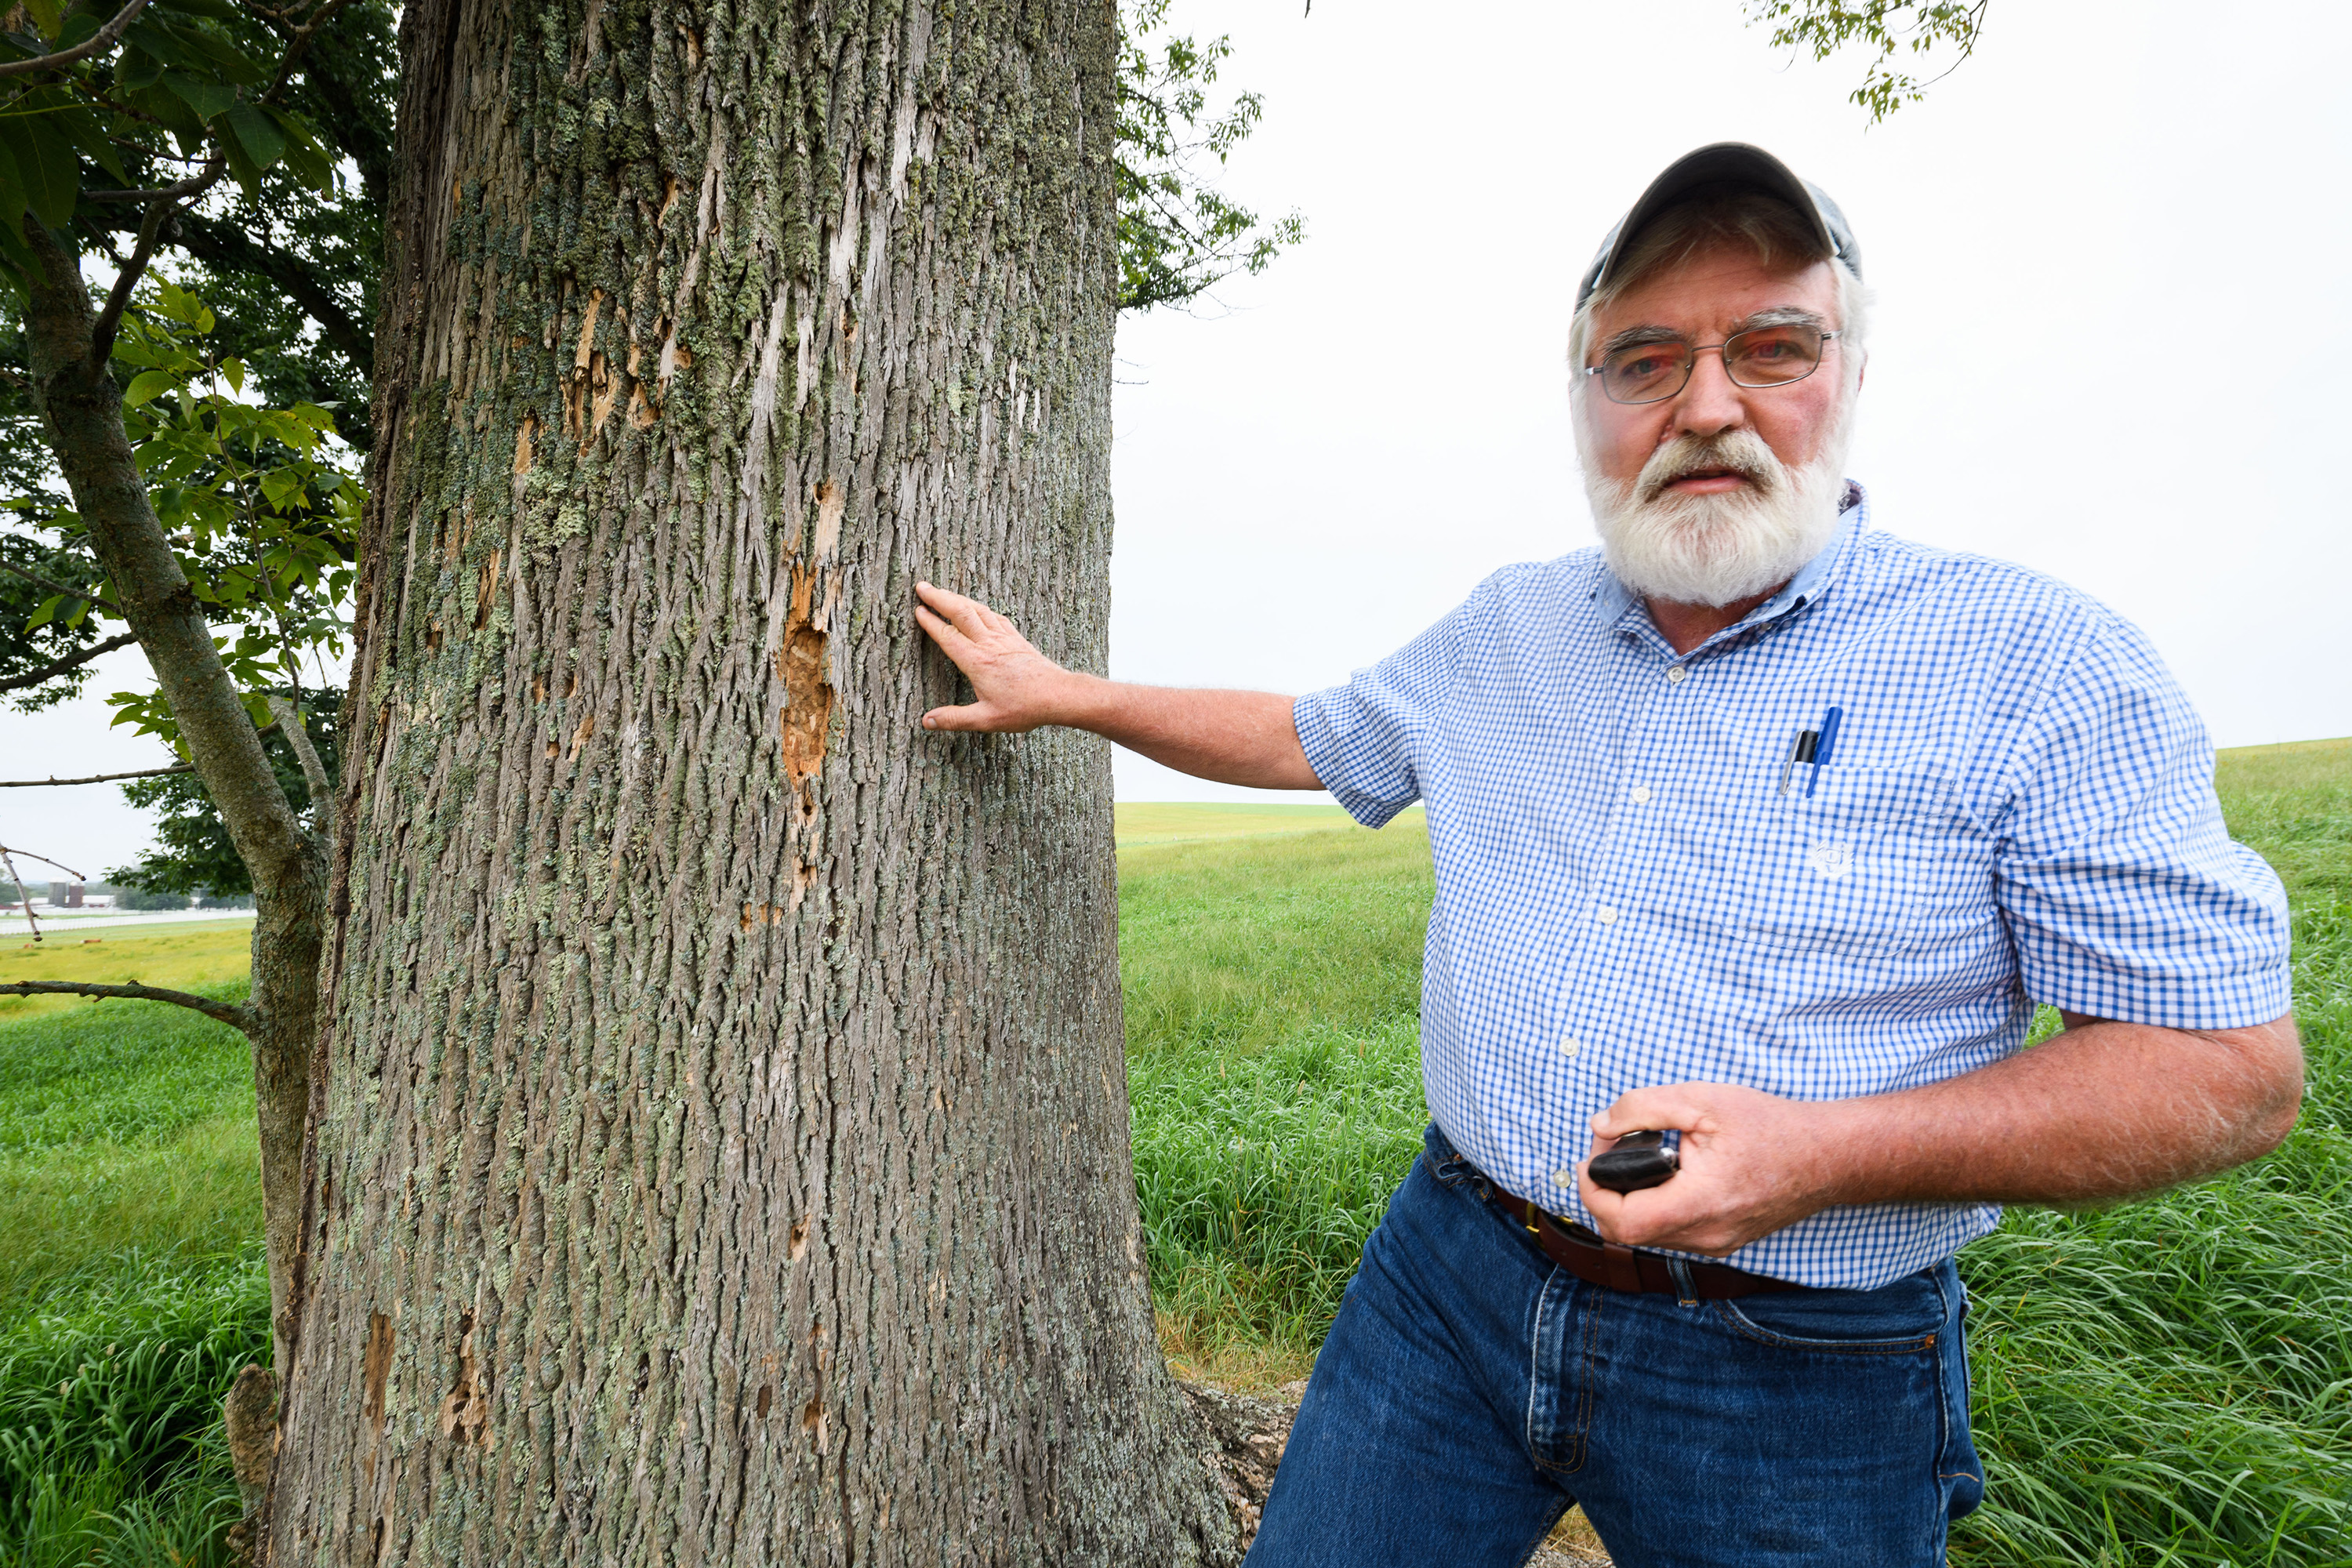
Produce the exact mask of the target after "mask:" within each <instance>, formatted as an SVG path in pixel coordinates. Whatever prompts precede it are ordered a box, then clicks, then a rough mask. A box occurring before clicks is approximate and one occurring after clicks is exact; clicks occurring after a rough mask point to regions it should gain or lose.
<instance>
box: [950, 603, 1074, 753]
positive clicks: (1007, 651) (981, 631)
mask: <svg viewBox="0 0 2352 1568" xmlns="http://www.w3.org/2000/svg"><path fill="white" fill-rule="evenodd" d="M915 594H916V596H917V597H918V598H919V599H920V600H921V601H922V603H920V604H919V605H916V606H915V620H916V622H917V623H918V624H919V626H922V628H923V629H924V630H925V631H927V632H929V633H930V634H931V640H932V641H933V642H935V643H937V644H939V645H940V652H942V653H944V654H946V655H947V656H948V657H949V658H951V659H953V660H955V666H956V668H958V669H961V670H962V671H963V674H964V679H967V680H969V681H971V692H972V696H973V698H974V699H975V700H973V701H971V702H966V703H964V704H962V705H961V706H960V707H953V708H934V709H932V710H930V711H929V712H928V713H926V714H924V715H923V728H924V729H926V730H984V731H992V732H994V733H998V734H1014V735H1018V734H1022V733H1024V732H1026V731H1031V730H1034V729H1035V728H1036V727H1037V726H1038V725H1040V724H1053V723H1059V722H1062V721H1063V710H1064V709H1065V708H1066V701H1064V700H1062V699H1064V698H1065V697H1066V694H1067V692H1068V689H1069V686H1070V680H1071V677H1070V672H1069V671H1068V670H1066V669H1064V668H1062V667H1061V666H1060V665H1058V664H1055V662H1054V661H1053V660H1052V659H1050V658H1046V657H1045V655H1044V654H1042V653H1039V652H1038V651H1037V650H1036V649H1035V648H1034V647H1030V646H1029V639H1028V638H1027V637H1023V636H1022V635H1021V633H1020V631H1019V630H1018V628H1016V627H1015V626H1013V623H1012V622H1011V621H1008V620H1006V619H1005V618H1004V617H1003V616H1000V615H998V614H997V613H996V612H995V611H994V610H992V609H990V608H989V607H988V606H987V605H983V604H982V603H981V602H980V601H979V600H978V599H967V598H965V597H964V596H963V595H961V594H950V593H949V592H948V591H947V590H946V589H945V588H940V587H937V586H934V585H933V584H929V583H918V584H915Z"/></svg>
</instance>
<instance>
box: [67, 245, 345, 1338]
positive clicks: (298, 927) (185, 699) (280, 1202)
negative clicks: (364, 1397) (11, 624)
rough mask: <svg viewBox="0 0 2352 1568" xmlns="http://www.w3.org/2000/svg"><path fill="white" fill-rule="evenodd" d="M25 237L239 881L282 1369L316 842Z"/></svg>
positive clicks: (315, 982)
mask: <svg viewBox="0 0 2352 1568" xmlns="http://www.w3.org/2000/svg"><path fill="white" fill-rule="evenodd" d="M25 237H26V243H27V244H28V245H29V246H30V247H31V249H32V251H33V253H34V256H35V257H36V258H37V260H38V261H39V263H40V273H39V275H38V276H37V277H33V278H31V279H28V280H27V281H28V287H27V289H26V306H25V346H26V362H27V367H28V368H29V369H30V370H31V372H32V378H33V395H34V398H35V400H36V402H37V404H38V405H39V407H40V411H41V417H42V419H43V421H44V423H45V424H46V425H47V427H48V429H47V434H48V437H49V446H50V449H51V450H52V451H54V452H55V453H56V454H57V458H58V469H59V471H60V472H62V473H63V474H64V476H65V480H66V485H67V488H68V489H69V490H71V492H72V494H73V498H74V508H75V510H77V511H78V512H79V514H80V516H81V520H82V523H83V525H84V526H85V527H86V528H88V529H89V541H90V548H91V550H92V552H94V553H95V554H96V555H97V557H98V562H99V564H100V566H101V567H103V568H104V569H105V572H106V579H107V584H108V587H109V589H110V592H111V594H112V595H113V598H114V600H115V602H116V603H118V604H119V605H121V607H122V616H123V618H124V619H125V620H127V621H129V622H130V623H131V631H132V633H133V634H134V635H136V636H137V637H138V639H139V646H140V647H141V649H142V651H144V652H145V653H146V655H147V662H148V663H149V665H150V666H152V668H153V669H154V672H155V680H156V684H157V685H158V686H160V687H161V688H162V689H163V695H164V698H165V700H168V701H169V702H170V703H171V706H172V716H173V718H174V719H175V720H177V721H178V722H179V726H180V734H181V737H182V739H183V740H184V741H185V742H186V743H187V749H188V757H189V760H190V761H191V762H192V763H194V766H195V771H196V775H197V777H198V778H200V779H202V780H203V781H204V785H205V793H206V794H208V795H211V796H212V798H213V804H214V805H215V807H217V808H218V810H219V812H220V816H221V822H222V825H223V826H226V828H227V829H228V834H229V838H230V841H231V842H232V843H234V844H235V845H236V852H237V854H238V855H239V856H240V857H242V858H243V859H244V861H245V864H246V868H247V871H248V872H249V873H250V874H251V876H252V879H253V903H254V911H255V913H254V924H253V989H252V991H251V993H250V994H249V995H248V996H247V1001H246V1003H245V1005H243V1006H242V1007H239V1008H237V1009H236V1010H235V1013H234V1016H231V1017H230V1018H228V1020H227V1021H229V1022H233V1023H235V1024H236V1026H238V1027H239V1028H241V1029H243V1030H244V1031H245V1033H246V1035H247V1037H248V1038H250V1039H251V1040H252V1042H253V1079H254V1089H255V1093H256V1099H257V1121H258V1122H259V1125H260V1140H261V1198H262V1214H263V1223H264V1228H265V1230H266V1231H267V1233H268V1247H269V1299H270V1307H271V1313H270V1322H271V1327H272V1340H273V1343H274V1346H275V1349H276V1352H277V1361H278V1365H280V1366H283V1365H284V1364H285V1363H286V1349H287V1331H288V1327H289V1320H288V1317H287V1313H286V1307H287V1301H288V1295H289V1288H290V1279H291V1265H292V1260H293V1257H294V1253H295V1249H296V1246H295V1242H296V1231H297V1229H298V1227H299V1218H300V1215H301V1210H302V1197H301V1194H302V1181H301V1178H302V1163H303V1138H302V1126H303V1120H304V1118H305V1116H306V1114H307V1113H308V1111H309V1108H310V1060H311V1057H312V1054H313V1046H314V1044H315V1042H316V1040H317V1038H318V1035H319V1014H318V994H319V955H320V948H321V945H322V937H323V933H324V931H325V928H326V912H327V904H326V891H327V875H326V871H327V858H326V851H325V847H324V845H323V844H322V843H321V842H320V839H319V838H318V837H315V836H314V835H312V834H310V833H309V832H307V831H305V830H304V828H303V826H302V824H301V822H300V821H299V819H298V818H297V817H296V816H295V815H294V809H293V807H292V806H290V805H288V804H287V801H286V793H285V791H284V790H283V789H282V788H280V787H279V785H278V776H277V774H276V773H272V772H271V771H270V767H269V758H268V753H266V752H264V751H263V750H262V747H261V736H260V734H259V732H258V731H256V730H255V729H254V727H253V721H252V720H251V719H250V718H248V717H247V715H246V711H245V705H244V703H243V702H242V701H241V700H239V698H238V696H237V689H236V680H235V679H233V678H232V677H231V676H230V674H229V672H228V668H227V667H226V665H224V664H222V662H221V659H220V655H219V653H218V652H217V651H216V650H215V648H214V647H213V631H212V626H211V623H210V622H208V621H207V620H206V619H205V613H204V606H203V605H201V604H200V603H198V602H197V600H196V597H195V595H194V593H193V592H192V591H191V589H190V587H189V584H188V579H187V576H186V574H184V573H183V572H182V571H181V570H180V563H179V561H178V559H177V558H176V557H175V556H173V553H172V546H171V542H170V540H168V539H167V538H165V536H164V533H163V525H162V523H160V522H159V521H157V520H156V517H155V509H154V507H153V505H152V503H151V502H150V501H149V500H148V497H147V484H146V481H145V479H142V477H141V476H140V473H139V467H138V464H137V463H136V462H135V461H134V460H133V458H132V455H131V438H130V437H129V436H128V435H127V434H126V433H125V431H124V429H123V425H122V389H121V386H120V385H118V384H116V382H115V380H114V378H113V376H112V375H111V374H109V372H108V368H107V362H106V353H105V351H104V349H103V348H101V347H99V346H97V345H96V344H95V343H94V342H93V339H92V331H93V327H94V325H95V321H96V313H95V312H94V311H93V310H91V309H90V300H89V289H88V288H87V287H86V286H85V285H84V284H83V281H82V278H81V272H80V268H79V263H78V261H77V259H76V258H75V257H74V255H73V253H72V252H71V251H69V250H68V249H67V248H66V247H65V245H64V244H62V243H61V242H59V241H58V238H57V237H54V236H52V235H50V234H48V233H47V232H45V231H44V230H43V229H42V228H41V226H40V225H39V224H38V223H37V222H34V221H32V220H30V219H29V218H28V219H27V220H26V225H25ZM297 732H299V725H298V726H296V729H295V730H292V731H289V736H291V735H294V734H296V733H297ZM38 988H46V989H51V990H66V989H70V987H68V986H67V985H65V984H54V985H51V986H47V987H35V986H25V987H20V989H27V990H29V989H38ZM84 989H86V990H87V989H89V988H84ZM106 989H107V990H109V991H110V992H111V993H113V994H139V993H141V992H143V993H144V994H149V995H152V996H154V997H156V998H157V999H158V1000H165V1001H169V1000H173V999H175V998H176V994H175V993H166V992H162V991H156V990H153V989H152V988H147V987H137V988H116V987H108V988H106ZM205 1011H207V1012H210V1013H212V1016H215V1017H219V1016H222V1015H221V1014H219V1013H218V1012H214V1011H213V1010H212V1009H210V1008H207V1009H205Z"/></svg>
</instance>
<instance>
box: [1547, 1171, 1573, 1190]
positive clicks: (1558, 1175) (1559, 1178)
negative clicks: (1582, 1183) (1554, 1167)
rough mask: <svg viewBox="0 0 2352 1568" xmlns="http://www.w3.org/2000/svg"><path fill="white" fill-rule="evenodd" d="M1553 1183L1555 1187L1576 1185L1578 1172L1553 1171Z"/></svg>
mask: <svg viewBox="0 0 2352 1568" xmlns="http://www.w3.org/2000/svg"><path fill="white" fill-rule="evenodd" d="M1551 1184H1552V1185H1553V1186H1555V1187H1572V1186H1574V1185H1576V1173H1575V1172H1574V1171H1554V1172H1553V1173H1551Z"/></svg>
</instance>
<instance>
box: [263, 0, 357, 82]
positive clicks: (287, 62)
mask: <svg viewBox="0 0 2352 1568" xmlns="http://www.w3.org/2000/svg"><path fill="white" fill-rule="evenodd" d="M350 4H351V0H326V4H324V5H320V7H319V8H318V9H317V10H315V11H313V12H311V13H310V16H309V18H308V19H306V20H304V21H302V22H299V23H296V24H293V25H291V26H287V43H286V58H284V59H281V60H279V61H278V79H277V80H275V81H273V82H271V83H270V84H269V90H268V92H265V93H263V94H262V95H261V98H260V101H261V102H263V103H274V102H276V101H277V99H278V94H280V93H282V92H284V91H285V90H286V85H287V83H289V82H290V81H292V80H293V79H294V67H295V65H296V64H297V63H298V62H299V60H300V59H301V58H302V55H303V52H304V51H305V50H307V49H308V48H310V40H311V39H312V38H315V37H318V36H319V29H320V28H321V27H323V26H326V25H327V24H328V23H330V22H331V21H333V20H334V19H335V13H336V12H338V11H340V10H341V9H342V8H343V7H344V6H346V5H350ZM280 15H281V16H282V15H283V13H280ZM280 25H281V26H284V25H285V24H283V23H282V22H281V24H280Z"/></svg>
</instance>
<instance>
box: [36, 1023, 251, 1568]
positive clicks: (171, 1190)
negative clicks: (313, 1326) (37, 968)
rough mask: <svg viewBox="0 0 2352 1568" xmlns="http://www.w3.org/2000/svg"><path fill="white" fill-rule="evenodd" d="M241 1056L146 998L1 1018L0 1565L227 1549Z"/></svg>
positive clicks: (245, 1332)
mask: <svg viewBox="0 0 2352 1568" xmlns="http://www.w3.org/2000/svg"><path fill="white" fill-rule="evenodd" d="M205 989H206V990H207V991H209V992H210V993H211V994H216V995H221V996H225V997H229V998H234V997H236V996H237V995H239V994H242V993H243V991H244V990H245V986H244V984H243V983H242V982H239V983H236V984H227V985H219V986H208V987H205ZM251 1062H252V1058H251V1056H250V1054H249V1050H248V1047H247V1044H246V1041H245V1038H244V1037H243V1036H241V1035H239V1034H237V1033H236V1031H235V1030H233V1029H230V1028H228V1027H227V1026H225V1025H221V1024H216V1023H214V1022H213V1021H212V1020H210V1019H208V1018H205V1017H204V1016H201V1015H198V1014H195V1013H191V1012H187V1011H185V1010H184V1009H181V1008H177V1007H166V1006H161V1005H154V1004H151V1003H107V1004H103V1005H100V1006H96V1007H89V1006H84V1007H77V1008H73V1009H71V1010H68V1011H57V1012H52V1013H49V1014H47V1015H46V1016H36V1017H33V1018H30V1019H27V1020H25V1021H22V1022H16V1023H8V1024H0V1563H8V1564H11V1565H16V1564H23V1565H25V1568H34V1565H44V1568H46V1565H48V1564H58V1565H59V1568H62V1565H64V1564H68V1563H72V1564H88V1563H103V1564H106V1565H108V1568H134V1565H136V1568H146V1565H150V1564H152V1565H153V1568H166V1565H173V1568H177V1565H182V1564H186V1565H190V1568H197V1565H207V1564H212V1563H225V1562H226V1555H225V1553H224V1552H223V1550H222V1548H221V1544H220V1534H221V1532H222V1531H224V1530H226V1528H227V1526H228V1525H230V1524H232V1523H234V1522H235V1521H236V1518H237V1516H238V1514H239V1512H240V1509H239V1507H238V1504H237V1496H236V1481H235V1479H234V1477H233V1476H232V1475H231V1474H230V1471H229V1468H228V1461H227V1457H226V1453H225V1452H224V1450H223V1448H222V1443H221V1436H220V1402H221V1398H222V1396H223V1395H224V1394H226V1392H227V1390H228V1384H229V1383H230V1381H231V1380H232V1379H234V1378H235V1376H236V1372H237V1370H238V1369H239V1368H240V1367H243V1366H244V1365H246V1364H247V1363H248V1362H261V1363H267V1362H268V1356H269V1280H268V1270H267V1268H265V1266H264V1263H263V1260H262V1256H261V1250H260V1247H259V1244H258V1241H257V1237H259V1235H260V1231H261V1201H260V1177H259V1173H258V1170H257V1163H256V1159H257V1157H256V1151H255V1141H254V1140H255V1134H254V1123H253V1069H252V1065H251Z"/></svg>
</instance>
